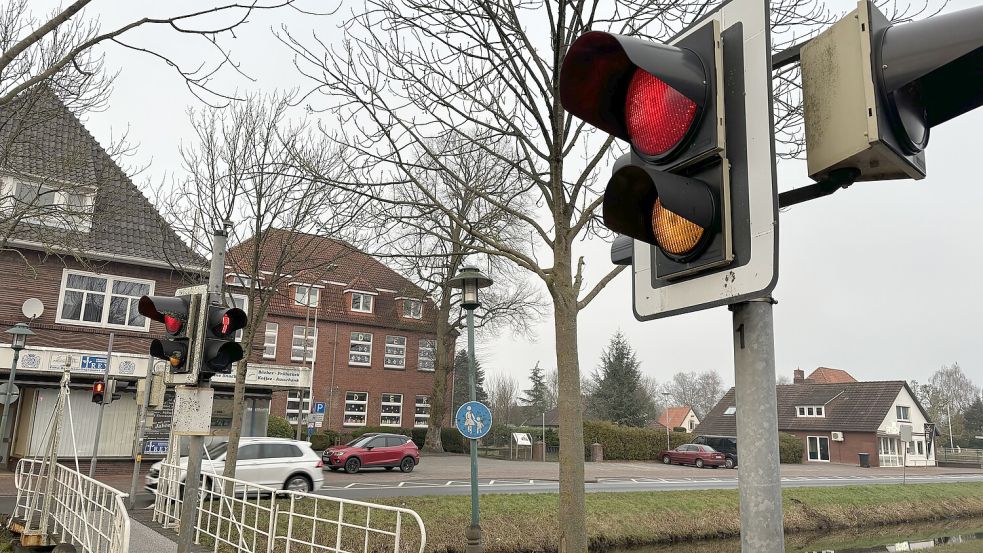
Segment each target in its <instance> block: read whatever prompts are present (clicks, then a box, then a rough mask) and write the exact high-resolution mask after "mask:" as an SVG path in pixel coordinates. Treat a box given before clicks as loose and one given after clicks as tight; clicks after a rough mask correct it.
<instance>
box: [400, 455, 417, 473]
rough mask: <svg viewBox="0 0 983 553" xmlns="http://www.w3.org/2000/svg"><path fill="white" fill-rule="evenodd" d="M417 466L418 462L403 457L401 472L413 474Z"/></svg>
mask: <svg viewBox="0 0 983 553" xmlns="http://www.w3.org/2000/svg"><path fill="white" fill-rule="evenodd" d="M415 466H416V461H414V460H413V458H412V457H403V460H402V461H400V462H399V470H401V471H403V472H413V467H415Z"/></svg>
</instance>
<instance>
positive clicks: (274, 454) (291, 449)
mask: <svg viewBox="0 0 983 553" xmlns="http://www.w3.org/2000/svg"><path fill="white" fill-rule="evenodd" d="M260 455H262V458H263V459H283V458H290V457H303V456H304V453H303V452H302V451H301V450H300V448H299V447H297V446H295V445H291V444H262V445H261V449H260Z"/></svg>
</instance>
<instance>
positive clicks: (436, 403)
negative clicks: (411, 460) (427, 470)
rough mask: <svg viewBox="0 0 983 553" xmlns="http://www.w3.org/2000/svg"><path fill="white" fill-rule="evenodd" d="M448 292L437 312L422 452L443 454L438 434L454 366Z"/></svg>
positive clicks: (445, 293)
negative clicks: (428, 405)
mask: <svg viewBox="0 0 983 553" xmlns="http://www.w3.org/2000/svg"><path fill="white" fill-rule="evenodd" d="M449 292H450V290H449V289H448V290H444V293H443V294H441V301H440V306H439V308H438V310H437V351H436V354H437V359H436V360H435V361H434V365H435V367H434V369H435V372H434V375H433V393H432V394H431V395H430V419H429V420H428V425H427V439H426V441H425V442H424V443H423V450H424V451H431V452H434V453H443V452H444V444H443V443H441V441H440V432H441V430H443V429H444V417H445V416H446V413H447V375H449V374H451V370H450V369H451V367H452V366H453V364H454V355H453V344H454V337H453V336H451V332H452V331H453V328H452V327H451V325H450V324H449V323H448V320H449V317H450V311H451V305H450V293H449Z"/></svg>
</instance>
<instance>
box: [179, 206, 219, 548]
mask: <svg viewBox="0 0 983 553" xmlns="http://www.w3.org/2000/svg"><path fill="white" fill-rule="evenodd" d="M229 226H230V223H229V222H228V221H226V222H225V225H224V227H223V228H222V229H221V230H216V231H215V233H214V234H213V235H212V262H211V267H210V268H209V272H208V302H207V303H206V304H205V305H202V306H201V309H208V303H211V302H220V301H221V300H222V282H223V281H224V280H225V279H224V275H225V243H226V241H227V239H228V230H227V229H228V227H229ZM198 368H199V369H200V367H198ZM188 442H189V443H188V475H187V476H186V477H185V479H184V499H183V502H182V505H181V519H180V521H179V522H178V542H177V552H178V553H191V541H192V536H193V534H194V525H195V520H196V519H197V518H198V499H199V498H198V492H199V487H200V484H201V455H202V450H204V449H205V437H204V436H188ZM179 443H180V442H179Z"/></svg>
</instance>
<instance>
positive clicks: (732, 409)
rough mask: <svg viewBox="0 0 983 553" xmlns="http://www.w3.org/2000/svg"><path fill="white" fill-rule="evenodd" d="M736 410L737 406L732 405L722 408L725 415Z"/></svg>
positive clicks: (731, 413)
mask: <svg viewBox="0 0 983 553" xmlns="http://www.w3.org/2000/svg"><path fill="white" fill-rule="evenodd" d="M736 412H737V407H734V406H733V405H732V406H730V407H728V408H727V409H725V410H724V414H725V415H733V414H734V413H736Z"/></svg>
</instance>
